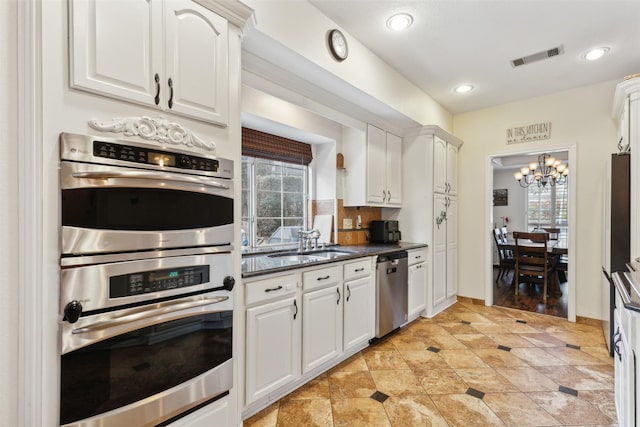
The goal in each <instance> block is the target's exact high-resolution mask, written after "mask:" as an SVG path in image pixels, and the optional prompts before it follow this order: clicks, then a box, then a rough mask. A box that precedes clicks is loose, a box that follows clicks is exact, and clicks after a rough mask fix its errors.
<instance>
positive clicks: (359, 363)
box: [329, 353, 369, 374]
mask: <svg viewBox="0 0 640 427" xmlns="http://www.w3.org/2000/svg"><path fill="white" fill-rule="evenodd" d="M368 370H369V367H368V366H367V362H365V360H364V357H362V354H361V353H358V354H356V355H354V356H351V357H350V358H348V359H347V360H345V361H344V362H342V363H339V364H338V365H337V366H335V367H334V368H332V369H331V370H330V371H329V374H332V373H334V372H358V371H368Z"/></svg>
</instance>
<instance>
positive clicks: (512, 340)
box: [487, 334, 535, 348]
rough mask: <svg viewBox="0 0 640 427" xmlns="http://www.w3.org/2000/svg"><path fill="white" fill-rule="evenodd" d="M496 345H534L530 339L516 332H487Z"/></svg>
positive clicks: (515, 346) (513, 346)
mask: <svg viewBox="0 0 640 427" xmlns="http://www.w3.org/2000/svg"><path fill="white" fill-rule="evenodd" d="M487 336H488V337H489V338H491V339H492V340H493V341H494V342H495V343H496V345H504V346H507V347H511V348H517V347H535V344H533V343H532V342H531V341H528V340H526V339H524V338H522V337H521V336H520V335H518V334H488V335H487Z"/></svg>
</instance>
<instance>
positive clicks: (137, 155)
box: [93, 141, 220, 172]
mask: <svg viewBox="0 0 640 427" xmlns="http://www.w3.org/2000/svg"><path fill="white" fill-rule="evenodd" d="M93 155H94V156H96V157H103V158H107V159H113V160H121V161H125V162H134V163H143V164H148V165H156V166H160V167H173V168H179V169H189V170H198V171H206V172H218V167H219V165H220V163H219V162H218V160H216V159H208V158H205V157H198V156H192V155H189V154H182V153H172V152H168V151H162V150H154V149H150V148H145V147H134V146H132V145H123V144H117V143H114V142H106V141H93Z"/></svg>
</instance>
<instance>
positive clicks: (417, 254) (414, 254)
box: [407, 249, 427, 265]
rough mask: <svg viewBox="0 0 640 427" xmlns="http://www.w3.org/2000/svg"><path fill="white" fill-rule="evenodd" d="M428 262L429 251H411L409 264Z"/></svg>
mask: <svg viewBox="0 0 640 427" xmlns="http://www.w3.org/2000/svg"><path fill="white" fill-rule="evenodd" d="M426 260H427V250H426V249H419V250H416V251H409V259H408V261H407V263H408V264H409V265H413V264H417V263H419V262H424V261H426Z"/></svg>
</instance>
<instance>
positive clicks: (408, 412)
mask: <svg viewBox="0 0 640 427" xmlns="http://www.w3.org/2000/svg"><path fill="white" fill-rule="evenodd" d="M383 405H384V409H385V410H386V411H387V415H388V416H389V421H391V425H392V426H394V427H396V426H397V427H414V426H415V427H448V424H447V422H446V421H445V420H444V418H442V415H440V412H439V411H438V408H436V405H434V403H433V402H432V401H431V398H430V397H429V396H427V395H421V396H406V397H390V398H389V399H387V400H385V401H384V404H383Z"/></svg>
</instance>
